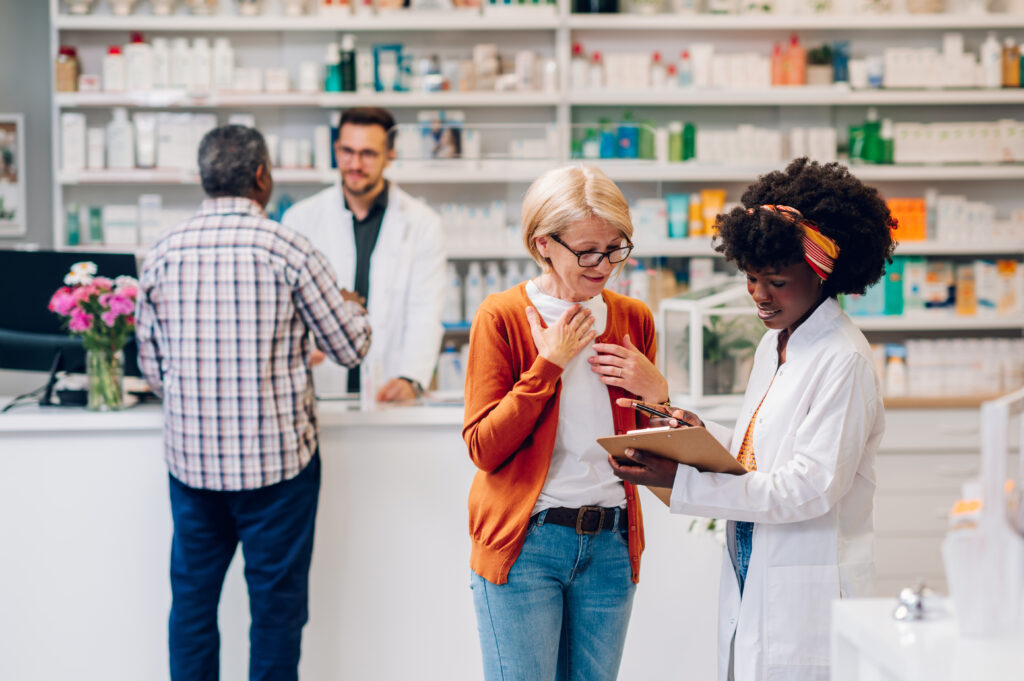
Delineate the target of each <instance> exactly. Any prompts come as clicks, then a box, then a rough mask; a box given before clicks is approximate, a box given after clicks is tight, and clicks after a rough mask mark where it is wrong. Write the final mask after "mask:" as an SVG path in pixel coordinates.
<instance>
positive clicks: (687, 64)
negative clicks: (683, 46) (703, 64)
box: [679, 50, 693, 87]
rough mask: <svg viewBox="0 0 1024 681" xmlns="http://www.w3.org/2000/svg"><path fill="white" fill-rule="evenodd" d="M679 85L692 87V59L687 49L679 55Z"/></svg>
mask: <svg viewBox="0 0 1024 681" xmlns="http://www.w3.org/2000/svg"><path fill="white" fill-rule="evenodd" d="M679 87H693V61H692V60H691V59H690V51H689V50H683V52H682V54H681V55H680V56H679Z"/></svg>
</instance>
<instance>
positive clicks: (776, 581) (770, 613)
mask: <svg viewBox="0 0 1024 681" xmlns="http://www.w3.org/2000/svg"><path fill="white" fill-rule="evenodd" d="M766 576H767V580H766V583H765V622H766V624H767V626H766V631H765V644H766V653H767V661H768V664H769V665H827V664H828V663H829V630H830V629H829V613H830V612H831V609H832V600H833V599H836V598H839V569H838V568H837V567H836V566H835V565H788V566H779V567H770V568H768V574H767V575H766Z"/></svg>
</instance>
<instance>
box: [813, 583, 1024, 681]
mask: <svg viewBox="0 0 1024 681" xmlns="http://www.w3.org/2000/svg"><path fill="white" fill-rule="evenodd" d="M941 603H942V607H943V608H944V609H945V611H946V613H947V614H945V615H942V616H940V617H937V618H935V619H928V620H923V621H917V622H899V621H897V620H894V619H893V618H892V611H893V609H894V608H895V607H896V599H892V598H865V599H854V600H847V601H836V602H835V603H834V604H833V610H832V628H833V646H834V649H833V656H834V660H833V676H832V678H833V681H846V680H847V679H849V680H850V681H854V680H858V681H859V680H862V679H883V680H885V681H1011V680H1012V681H1020V680H1021V679H1024V645H1022V633H1021V632H1008V633H1007V634H1006V635H1005V636H1003V637H1000V638H995V639H973V638H962V637H960V636H958V634H957V626H956V619H955V616H954V614H953V613H952V603H951V601H949V600H947V599H943V600H942V601H941Z"/></svg>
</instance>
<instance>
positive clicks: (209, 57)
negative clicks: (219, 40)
mask: <svg viewBox="0 0 1024 681" xmlns="http://www.w3.org/2000/svg"><path fill="white" fill-rule="evenodd" d="M212 66H213V54H212V53H211V52H210V41H209V40H207V39H206V38H196V39H194V40H193V41H192V91H193V92H200V93H207V92H209V91H210V88H211V86H212V84H213V68H212Z"/></svg>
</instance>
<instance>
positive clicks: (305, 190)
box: [50, 0, 1024, 334]
mask: <svg viewBox="0 0 1024 681" xmlns="http://www.w3.org/2000/svg"><path fill="white" fill-rule="evenodd" d="M100 4H101V5H102V4H103V3H100ZM143 5H145V3H143ZM268 5H270V7H271V11H276V9H274V8H276V3H273V2H270V3H268ZM221 7H222V9H227V8H233V3H231V2H228V1H227V0H223V1H222V4H221ZM50 11H51V17H52V25H51V43H52V47H53V53H54V54H55V53H56V51H57V46H58V45H60V44H62V43H63V42H66V41H67V42H71V43H72V44H78V43H80V44H84V45H92V46H94V49H98V48H102V47H105V46H106V45H107V44H108V43H110V42H125V41H126V40H127V38H128V33H129V32H130V31H143V32H145V33H146V34H147V36H150V35H162V36H165V37H175V36H176V35H180V34H187V35H189V36H190V37H191V36H194V35H196V34H199V35H204V34H205V35H207V36H210V37H213V36H216V35H220V34H223V35H226V36H228V37H229V38H230V39H231V40H232V41H234V40H236V39H237V40H239V41H243V42H245V43H246V44H248V45H249V49H250V50H251V49H252V45H253V44H255V45H266V46H267V51H269V52H270V53H271V55H273V54H275V53H276V54H278V55H279V57H278V58H279V60H280V61H279V62H278V63H279V65H282V66H286V67H295V66H296V64H297V60H299V59H300V58H306V57H305V56H303V57H298V56H296V49H295V47H294V41H295V39H296V38H300V39H301V40H300V42H301V43H302V44H303V45H304V46H306V47H308V46H309V45H310V44H314V45H316V46H317V47H316V53H317V54H319V52H320V51H321V50H320V46H321V45H326V43H327V42H328V41H329V40H331V39H333V36H334V35H336V34H337V33H340V32H346V33H348V32H351V33H356V34H358V36H357V40H358V41H360V44H361V45H367V44H369V43H377V42H389V41H392V42H394V41H407V42H409V43H410V44H411V45H412V46H413V47H423V46H424V45H426V46H427V48H428V49H432V50H436V51H439V52H444V51H445V50H447V52H448V53H449V54H451V53H452V50H460V51H462V52H465V53H468V51H469V49H470V46H471V45H472V44H473V43H475V42H495V43H497V44H499V45H500V47H501V50H502V52H503V53H507V52H509V51H511V50H513V49H516V48H517V47H518V46H519V45H520V43H522V42H523V41H527V42H529V43H530V49H535V50H538V51H540V52H542V53H544V54H546V55H547V56H552V57H554V58H555V59H556V62H557V64H558V67H559V71H560V73H559V83H560V87H559V89H558V91H557V92H441V93H408V92H399V93H374V94H370V95H366V94H356V93H324V92H316V93H301V92H286V93H260V94H245V93H216V94H211V95H203V96H196V95H193V94H190V93H186V92H184V91H174V90H168V91H159V92H130V93H106V92H98V93H57V94H55V95H54V97H53V113H54V116H53V120H54V122H53V132H52V138H53V154H54V168H55V171H54V182H55V185H56V186H55V193H54V242H55V243H56V244H58V245H59V244H63V243H64V241H65V239H64V213H65V205H66V204H67V203H69V202H71V201H74V202H77V203H83V204H86V203H88V202H90V201H95V202H103V201H104V199H105V198H106V197H113V200H114V201H116V202H122V203H123V202H126V201H127V199H126V197H130V196H132V195H133V193H134V194H136V195H137V194H139V193H143V192H146V191H158V192H165V204H167V203H170V204H175V205H176V207H187V206H189V205H193V204H194V203H195V202H196V201H197V200H198V198H199V197H200V194H199V192H198V183H199V180H198V177H197V175H196V174H195V173H194V172H186V171H181V170H164V169H159V168H157V169H151V170H127V171H120V170H103V171H85V172H80V173H63V172H62V171H61V170H60V163H59V160H60V151H59V149H60V126H59V120H60V113H62V112H64V111H81V112H83V113H86V115H87V116H89V117H90V121H91V124H93V125H96V124H99V123H100V122H105V120H104V117H105V113H106V112H107V111H109V109H111V108H113V107H118V106H123V107H127V108H129V109H133V110H135V109H139V110H155V111H161V110H167V111H202V112H222V111H224V112H238V111H251V112H252V113H253V115H254V116H255V117H256V120H257V124H262V122H263V121H266V125H267V127H268V129H269V130H271V131H274V132H278V131H279V130H281V129H289V130H293V131H294V130H295V129H302V128H308V126H309V121H313V120H316V121H324V120H325V117H326V115H327V114H328V113H329V112H333V111H336V110H339V109H343V108H345V107H348V106H352V105H378V106H384V107H388V108H391V109H394V110H395V112H396V116H398V117H399V119H400V120H403V117H404V120H406V121H408V120H410V116H414V115H415V110H416V109H466V110H468V111H467V124H469V123H471V122H472V121H471V120H470V119H473V118H477V119H480V118H483V119H485V120H487V121H488V122H489V124H493V123H494V122H500V121H504V122H512V121H517V122H518V121H529V122H531V123H537V122H541V123H543V122H548V123H554V124H555V126H556V128H557V132H558V136H559V138H560V140H561V142H560V145H559V148H557V149H553V150H551V151H552V153H551V155H552V158H550V159H544V160H523V159H488V160H484V161H473V162H470V161H451V162H421V161H410V160H400V161H398V162H396V163H395V164H393V165H392V167H391V168H389V170H388V176H389V178H391V179H392V180H394V181H396V182H398V183H400V184H402V185H404V186H407V187H409V188H410V189H411V190H412V191H413V192H414V193H416V194H418V195H421V196H424V197H425V198H426V199H427V200H428V201H431V200H436V201H451V200H452V198H451V197H452V196H453V195H456V196H461V197H464V198H460V199H458V200H463V201H467V202H469V201H472V200H473V197H476V196H477V195H478V194H484V195H486V196H487V197H488V198H487V199H486V200H491V199H494V198H500V199H503V200H505V201H506V202H507V203H509V204H510V205H515V204H516V203H518V201H519V199H520V198H521V196H522V193H523V191H524V190H525V188H526V185H528V184H529V183H530V182H532V181H533V180H534V179H535V178H536V177H537V176H538V175H540V174H541V173H542V172H544V171H545V170H547V169H549V168H551V167H554V166H557V165H561V164H564V163H567V162H569V161H570V158H569V139H570V137H571V135H572V130H573V128H574V126H576V125H578V124H579V123H577V119H586V118H588V117H593V116H598V115H605V114H606V113H607V112H608V111H609V110H619V111H621V110H622V109H626V108H631V109H639V110H642V111H648V110H650V111H652V112H660V115H664V114H666V113H671V115H672V116H680V117H682V116H687V115H690V113H693V114H695V115H696V114H703V115H705V116H706V117H710V118H711V119H715V118H718V117H721V118H723V119H727V120H729V121H735V120H742V119H743V117H744V116H748V115H750V116H754V115H756V116H759V117H760V118H759V119H758V120H759V124H762V125H763V124H764V123H763V121H765V120H767V121H769V122H770V121H774V125H776V126H777V127H784V126H786V125H788V124H792V122H793V120H798V121H799V120H803V119H807V118H809V119H811V120H814V121H816V124H820V122H821V121H823V120H824V121H827V122H828V124H830V125H833V126H835V127H841V126H842V125H843V123H844V120H845V119H844V118H843V117H844V116H847V115H848V114H847V113H844V112H850V111H853V112H854V113H856V109H857V107H868V106H877V107H892V109H893V110H900V107H904V108H907V107H911V108H913V109H915V110H920V111H921V112H922V114H921V116H922V118H923V119H924V120H928V108H929V107H948V108H950V109H951V110H953V113H951V114H949V115H951V116H954V119H956V120H966V119H972V118H978V117H982V118H984V117H985V115H986V114H985V112H986V111H996V112H999V113H998V115H1001V116H1004V117H1005V116H1006V115H1007V114H1006V112H1007V111H1010V112H1012V111H1013V110H1014V109H1013V107H1019V106H1020V105H1022V104H1024V89H1020V90H1012V89H1011V90H982V89H967V90H851V89H850V88H849V87H846V86H844V85H835V86H828V87H796V88H793V87H791V88H769V89H763V90H754V91H729V90H710V89H706V90H696V89H678V90H667V91H616V92H595V91H575V90H572V89H571V88H570V83H569V71H570V68H569V67H570V60H571V46H572V43H573V42H575V41H577V40H582V41H583V42H584V43H587V42H588V41H590V40H591V39H592V38H594V39H597V40H601V41H606V42H608V43H609V45H615V46H620V47H621V49H626V50H640V49H646V50H649V49H652V48H651V47H650V46H649V45H647V44H646V42H645V41H646V40H647V37H648V35H649V36H650V39H651V40H670V41H676V42H680V41H681V42H682V43H685V42H687V41H691V40H693V41H705V42H709V41H710V42H714V41H717V40H728V39H732V40H739V39H744V40H745V39H746V38H747V37H749V38H750V39H751V40H762V41H763V40H764V39H765V37H766V36H769V37H772V36H774V37H775V38H776V39H779V38H784V37H785V36H787V35H788V34H789V33H791V32H794V31H801V32H808V33H810V34H813V35H814V36H816V39H818V38H821V37H822V36H824V38H826V39H829V40H832V39H850V40H852V41H855V44H856V41H860V40H867V39H874V40H876V41H877V40H884V41H886V42H887V43H897V44H901V43H904V42H909V43H912V42H913V41H914V40H919V39H920V37H921V36H926V37H928V39H932V40H935V41H936V43H937V40H938V38H939V36H940V32H942V31H968V32H969V31H982V30H987V29H991V30H999V31H1001V32H1004V33H1005V32H1007V31H1010V32H1017V33H1024V15H1013V14H972V15H952V14H938V15H925V14H915V15H867V14H856V15H848V16H844V15H826V16H773V15H761V14H747V15H732V16H726V15H707V14H700V15H691V16H687V15H671V14H667V15H653V16H645V15H629V14H616V15H574V14H572V13H571V12H570V3H569V2H568V1H567V0H559V3H558V5H557V6H538V7H529V6H527V7H520V6H511V7H508V8H501V9H500V11H490V10H489V9H488V8H487V7H485V8H484V9H483V10H457V11H447V12H422V11H409V10H397V11H389V12H381V13H380V14H379V15H376V16H373V15H369V16H367V15H351V16H349V15H340V14H328V15H312V16H302V17H284V16H275V15H266V16H258V17H241V16H234V15H225V16H212V17H205V16H191V15H188V14H186V13H185V10H184V9H180V10H179V13H178V14H176V15H175V16H172V17H156V16H152V15H145V14H136V15H131V16H127V17H118V16H113V15H110V14H94V15H86V16H70V15H67V14H63V13H62V11H63V5H62V4H61V2H60V0H50ZM228 11H232V9H229V10H228ZM876 32H881V33H879V34H878V36H877V37H874V38H872V36H875V34H876ZM1018 37H1024V35H1018ZM289 40H291V41H292V42H289ZM288 45H290V46H289V47H286V46H288ZM250 56H251V53H250ZM261 58H262V60H263V62H264V63H262V64H261V66H267V65H273V64H274V63H273V57H272V56H271V57H270V61H269V62H268V61H267V58H264V55H261ZM241 65H245V64H241ZM93 71H95V69H93ZM904 110H905V109H904ZM765 112H769V113H768V114H765ZM771 112H775V113H774V114H772V113H771ZM994 115H995V114H994ZM638 118H643V116H640V117H638ZM801 124H802V123H801ZM275 127H276V129H275ZM597 163H598V164H599V165H600V166H601V167H602V169H604V170H605V172H607V173H608V175H609V176H610V177H612V179H614V180H616V181H617V182H620V183H621V184H622V186H623V189H624V191H625V192H626V194H627V197H629V198H630V199H631V200H632V199H634V198H637V197H643V196H650V195H652V194H653V195H655V196H660V195H662V194H663V193H669V192H675V191H679V190H680V186H681V188H682V190H683V191H694V190H696V189H699V188H700V187H705V186H709V185H711V186H714V185H726V186H728V187H729V193H730V198H731V199H732V198H735V195H736V193H737V192H738V191H739V190H740V189H741V187H742V186H743V185H744V184H746V183H748V182H750V181H751V180H753V179H754V178H755V177H756V176H757V175H759V174H762V173H764V172H768V171H771V170H775V169H778V167H780V166H765V165H760V166H751V165H712V164H707V163H695V162H687V163H671V164H664V163H656V162H650V161H628V160H601V161H597ZM851 170H852V171H853V172H854V174H856V175H857V176H858V177H860V178H862V179H863V180H865V181H867V182H872V183H879V184H880V185H882V188H883V191H886V192H887V193H889V194H890V195H900V194H899V193H900V192H901V191H903V187H905V186H910V187H913V189H912V190H910V191H915V192H920V191H921V189H920V188H921V187H922V186H923V185H924V184H925V183H937V184H938V185H940V186H942V189H943V192H944V193H964V194H967V195H968V197H969V198H970V196H971V195H972V194H973V193H975V192H984V193H985V195H986V196H991V195H992V194H993V193H994V194H996V195H998V196H1000V197H1002V198H1001V200H1002V201H1003V203H1004V205H1010V206H1014V207H1017V208H1019V207H1020V206H1021V204H1020V203H1019V196H1018V195H1017V189H1016V186H1017V184H1016V183H1018V182H1019V181H1020V180H1024V164H997V165H962V166H895V165H893V166H870V165H860V166H853V167H851ZM273 174H274V179H275V182H276V183H277V184H278V185H279V186H281V187H283V188H286V190H287V192H288V193H289V194H291V195H292V196H293V197H294V198H295V199H300V198H303V197H304V196H307V195H309V194H312V193H313V192H315V191H317V190H318V189H319V188H321V187H323V186H326V185H329V184H331V183H333V182H335V181H336V178H337V172H336V171H334V170H330V171H327V172H324V171H321V170H316V169H290V168H289V169H283V168H276V169H274V172H273ZM466 187H474V188H475V190H474V191H466V190H465V189H464V188H466ZM510 217H512V218H514V216H510ZM91 247H92V248H95V246H91ZM898 253H900V254H905V255H929V256H950V257H960V256H1006V255H1010V256H1013V257H1018V258H1019V257H1020V256H1021V254H1022V253H1024V244H1018V243H980V242H979V243H969V244H959V243H930V242H923V243H921V242H908V243H904V244H901V245H900V247H899V250H898ZM449 254H450V257H451V258H452V259H453V260H471V259H479V260H489V259H507V258H522V257H523V255H524V254H523V253H522V250H521V247H520V245H519V244H518V242H516V243H507V244H506V243H498V244H483V245H480V244H474V243H450V244H449ZM635 255H636V256H637V257H640V258H670V259H686V258H692V257H714V258H718V257H719V256H718V254H717V253H715V252H714V251H713V250H712V249H711V246H710V242H709V241H708V240H707V239H692V240H690V239H685V240H672V241H670V240H664V241H658V242H653V243H639V244H638V245H637V250H636V252H635ZM860 323H861V324H862V327H863V328H865V330H868V331H870V332H876V331H877V332H881V333H891V332H901V331H906V332H914V331H917V330H922V329H933V330H934V329H946V330H949V331H951V332H959V331H961V330H965V331H974V332H977V331H986V330H992V331H993V332H995V333H1000V334H1006V333H1012V332H1013V331H1014V330H1019V329H1020V328H1021V324H1019V323H1009V322H1004V321H1002V320H996V321H992V320H981V319H979V320H962V319H956V318H950V319H945V318H941V319H928V320H927V321H923V320H915V321H911V320H910V319H909V318H907V319H896V320H893V319H877V320H876V319H864V320H860Z"/></svg>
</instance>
